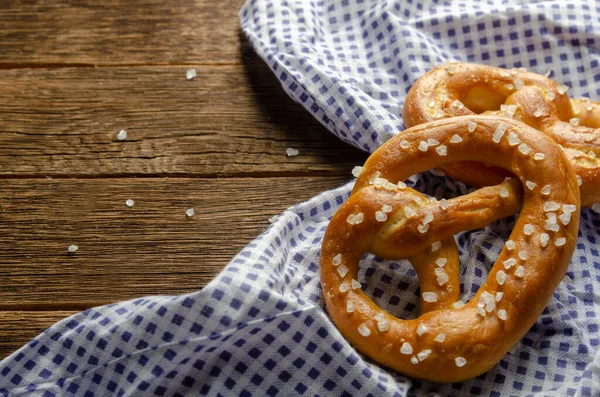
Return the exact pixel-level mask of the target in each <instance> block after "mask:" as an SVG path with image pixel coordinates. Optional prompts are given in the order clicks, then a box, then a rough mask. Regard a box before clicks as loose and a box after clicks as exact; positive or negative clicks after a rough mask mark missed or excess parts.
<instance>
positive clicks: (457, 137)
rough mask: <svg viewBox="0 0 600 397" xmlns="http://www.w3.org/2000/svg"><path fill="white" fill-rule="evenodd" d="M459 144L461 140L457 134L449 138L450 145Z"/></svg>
mask: <svg viewBox="0 0 600 397" xmlns="http://www.w3.org/2000/svg"><path fill="white" fill-rule="evenodd" d="M461 142H462V138H461V137H460V136H459V135H457V134H454V135H452V138H450V143H461Z"/></svg>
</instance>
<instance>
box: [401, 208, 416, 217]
mask: <svg viewBox="0 0 600 397" xmlns="http://www.w3.org/2000/svg"><path fill="white" fill-rule="evenodd" d="M404 215H405V216H406V217H407V218H412V217H413V216H415V215H417V211H415V210H414V209H412V208H411V207H409V206H406V207H404Z"/></svg>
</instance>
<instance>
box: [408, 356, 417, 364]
mask: <svg viewBox="0 0 600 397" xmlns="http://www.w3.org/2000/svg"><path fill="white" fill-rule="evenodd" d="M410 362H411V363H413V364H418V363H419V359H418V358H417V356H412V357H411V358H410Z"/></svg>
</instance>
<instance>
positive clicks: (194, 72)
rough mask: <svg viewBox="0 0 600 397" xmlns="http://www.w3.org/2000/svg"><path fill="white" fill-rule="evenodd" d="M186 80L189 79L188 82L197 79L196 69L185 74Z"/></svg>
mask: <svg viewBox="0 0 600 397" xmlns="http://www.w3.org/2000/svg"><path fill="white" fill-rule="evenodd" d="M185 78H186V79H188V80H191V79H193V78H196V69H188V70H187V71H186V72H185Z"/></svg>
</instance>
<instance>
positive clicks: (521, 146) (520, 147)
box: [517, 143, 531, 155]
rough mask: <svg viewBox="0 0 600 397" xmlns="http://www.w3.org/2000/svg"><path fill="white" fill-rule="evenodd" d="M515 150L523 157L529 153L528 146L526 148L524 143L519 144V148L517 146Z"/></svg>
mask: <svg viewBox="0 0 600 397" xmlns="http://www.w3.org/2000/svg"><path fill="white" fill-rule="evenodd" d="M517 149H519V152H521V153H522V154H525V155H527V154H529V153H531V149H530V148H529V146H527V144H526V143H521V144H520V145H519V146H517Z"/></svg>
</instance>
